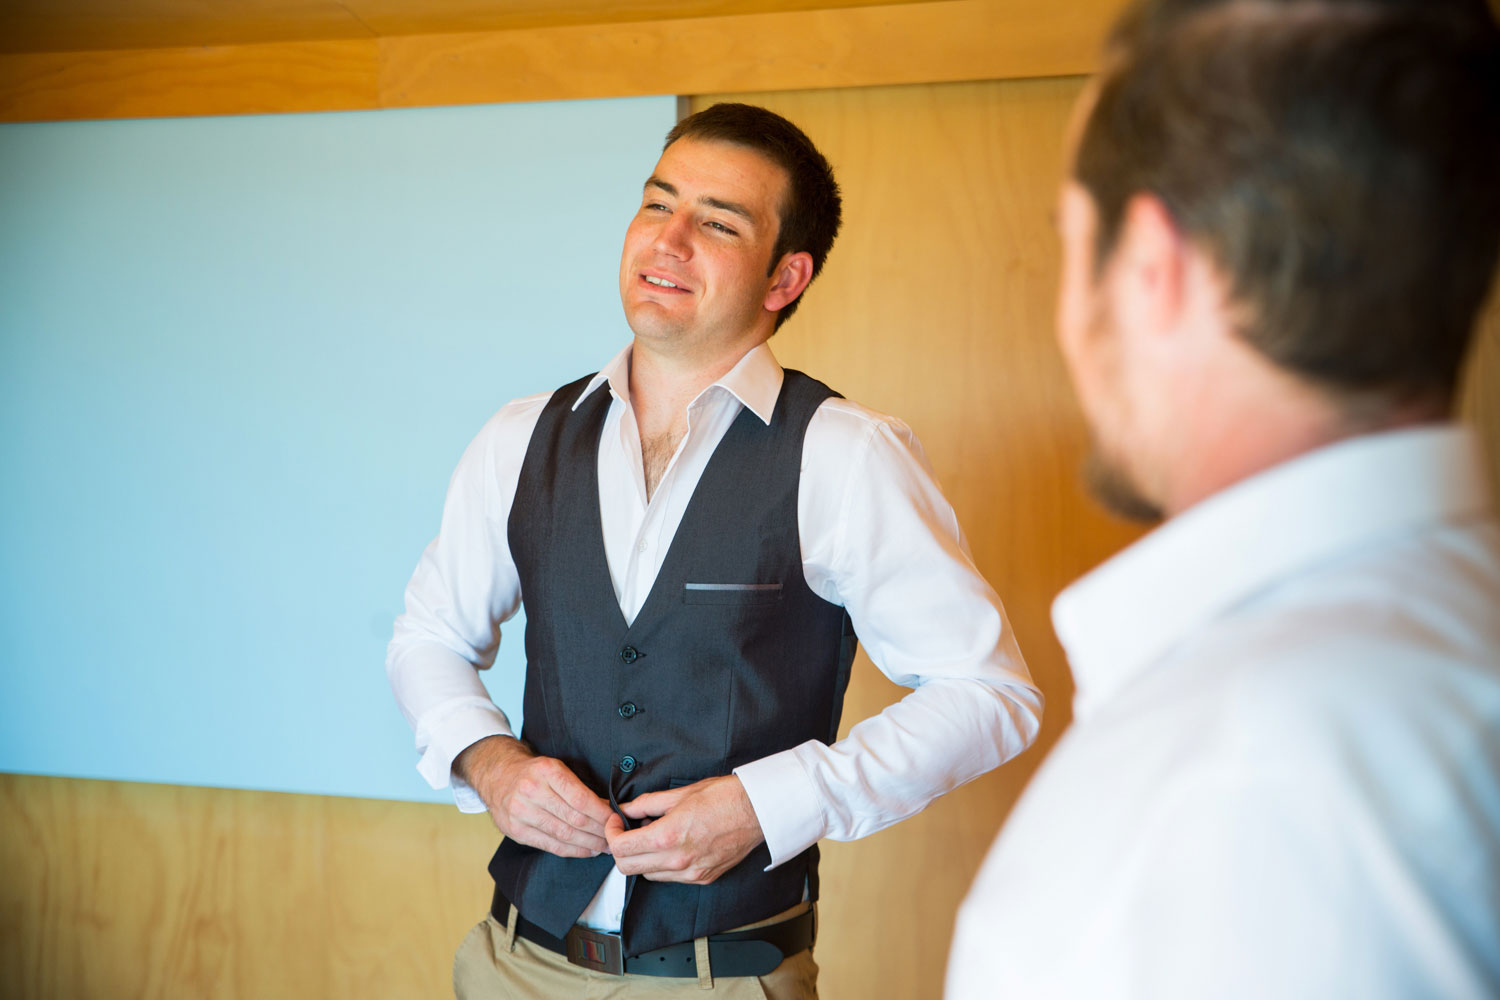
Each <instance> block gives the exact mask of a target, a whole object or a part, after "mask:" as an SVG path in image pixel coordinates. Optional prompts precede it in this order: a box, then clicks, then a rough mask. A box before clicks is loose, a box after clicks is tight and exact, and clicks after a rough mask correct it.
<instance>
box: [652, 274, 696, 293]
mask: <svg viewBox="0 0 1500 1000" xmlns="http://www.w3.org/2000/svg"><path fill="white" fill-rule="evenodd" d="M640 279H641V282H642V283H644V284H645V285H647V286H648V287H650V288H651V289H652V290H655V291H661V292H675V293H677V294H683V295H685V294H687V293H688V291H689V289H686V288H683V287H682V286H681V285H679V284H678V283H677V282H675V281H673V280H672V279H671V278H663V277H662V276H661V275H658V274H644V273H643V274H641V276H640Z"/></svg>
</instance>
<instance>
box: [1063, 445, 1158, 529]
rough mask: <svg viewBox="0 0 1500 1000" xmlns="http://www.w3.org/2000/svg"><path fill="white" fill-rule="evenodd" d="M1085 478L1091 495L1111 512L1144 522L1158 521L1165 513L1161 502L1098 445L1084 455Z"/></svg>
mask: <svg viewBox="0 0 1500 1000" xmlns="http://www.w3.org/2000/svg"><path fill="white" fill-rule="evenodd" d="M1083 480H1084V483H1085V485H1086V486H1087V487H1088V491H1089V495H1090V496H1092V497H1093V498H1094V499H1095V500H1097V501H1098V502H1099V504H1100V505H1101V506H1102V507H1104V509H1105V510H1107V511H1109V512H1110V513H1111V514H1114V515H1116V516H1118V517H1123V518H1125V519H1126V520H1127V521H1136V522H1138V523H1141V524H1156V523H1158V522H1160V521H1161V520H1162V519H1163V518H1164V517H1165V512H1164V511H1163V510H1162V506H1161V504H1159V503H1158V502H1156V501H1155V500H1152V499H1151V498H1149V497H1148V496H1146V494H1145V491H1143V490H1142V489H1141V488H1140V487H1139V486H1137V485H1136V482H1135V479H1134V478H1133V477H1132V476H1131V475H1130V473H1129V472H1127V471H1126V470H1125V467H1124V464H1123V463H1120V462H1116V461H1113V460H1111V459H1109V458H1106V457H1105V456H1104V454H1103V453H1102V452H1100V450H1099V447H1098V445H1095V446H1094V447H1093V449H1092V450H1090V452H1089V454H1088V457H1087V458H1086V459H1084V463H1083Z"/></svg>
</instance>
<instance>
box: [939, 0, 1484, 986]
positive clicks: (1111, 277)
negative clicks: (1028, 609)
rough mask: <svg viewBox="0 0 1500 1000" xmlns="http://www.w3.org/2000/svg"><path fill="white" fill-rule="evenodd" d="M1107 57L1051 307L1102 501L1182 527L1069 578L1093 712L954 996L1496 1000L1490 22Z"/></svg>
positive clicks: (1080, 669) (1132, 26)
mask: <svg viewBox="0 0 1500 1000" xmlns="http://www.w3.org/2000/svg"><path fill="white" fill-rule="evenodd" d="M1103 65H1104V71H1103V73H1102V75H1101V76H1100V78H1099V79H1098V80H1097V81H1096V82H1095V83H1094V85H1093V86H1092V87H1091V88H1090V89H1089V90H1088V91H1086V93H1085V96H1084V98H1083V100H1082V102H1081V105H1080V113H1079V118H1078V123H1077V126H1078V127H1077V129H1076V132H1077V136H1076V139H1075V141H1074V143H1073V145H1074V147H1075V152H1074V156H1073V163H1072V170H1071V172H1070V176H1069V177H1068V178H1067V179H1066V180H1065V182H1064V183H1063V186H1062V192H1061V198H1060V202H1059V206H1058V221H1059V226H1060V229H1061V231H1062V243H1063V269H1062V273H1063V280H1062V295H1061V300H1060V303H1061V304H1060V308H1059V310H1058V335H1059V340H1060V342H1061V345H1062V350H1063V355H1064V357H1065V358H1066V360H1067V363H1068V367H1069V370H1070V372H1071V374H1072V376H1073V383H1074V386H1075V388H1076V389H1077V391H1078V397H1079V400H1080V402H1081V403H1082V406H1083V410H1084V412H1085V414H1086V415H1087V416H1088V418H1089V423H1090V425H1091V427H1092V428H1093V430H1094V435H1095V439H1096V442H1097V443H1096V450H1097V454H1098V459H1099V462H1098V467H1097V469H1098V471H1099V472H1100V475H1099V477H1098V479H1097V482H1098V484H1099V485H1100V487H1101V489H1100V491H1099V492H1100V495H1101V497H1102V498H1105V499H1107V500H1108V501H1109V502H1110V503H1111V504H1112V505H1113V506H1115V507H1116V509H1119V510H1122V511H1133V512H1136V513H1138V514H1143V515H1146V516H1151V517H1162V516H1165V517H1166V518H1167V520H1166V522H1165V523H1164V524H1162V525H1161V526H1160V527H1158V528H1157V529H1156V530H1155V531H1153V532H1152V533H1151V534H1149V535H1147V536H1146V537H1145V538H1143V539H1141V540H1140V541H1139V542H1137V543H1136V544H1135V545H1133V546H1131V547H1130V548H1128V549H1126V550H1125V551H1124V552H1122V553H1120V554H1119V555H1117V556H1115V557H1114V558H1113V559H1111V560H1110V561H1109V562H1107V563H1105V564H1104V565H1103V566H1100V567H1099V568H1098V569H1096V570H1094V571H1093V572H1092V573H1090V574H1089V575H1087V576H1085V577H1084V578H1083V579H1082V580H1079V581H1078V582H1076V583H1074V584H1073V585H1072V586H1071V587H1069V588H1068V589H1067V590H1065V591H1064V592H1063V593H1062V594H1061V595H1060V596H1059V597H1058V599H1057V602H1056V603H1055V604H1054V606H1053V621H1054V623H1055V624H1056V626H1057V632H1058V635H1059V637H1060V638H1061V639H1062V643H1063V646H1064V647H1065V648H1066V649H1067V652H1068V658H1069V662H1070V664H1071V665H1072V668H1073V676H1074V679H1075V681H1076V682H1077V696H1076V701H1075V707H1074V722H1073V727H1072V729H1071V730H1070V731H1069V732H1068V733H1067V734H1065V735H1064V737H1063V739H1062V740H1061V741H1060V742H1059V743H1058V745H1057V747H1056V749H1055V750H1054V751H1053V752H1052V755H1051V756H1050V757H1049V758H1048V760H1047V762H1046V764H1045V765H1043V767H1042V769H1041V771H1039V772H1038V773H1037V775H1036V778H1035V779H1034V780H1033V781H1032V782H1031V784H1030V785H1029V786H1028V788H1027V789H1026V793H1025V795H1024V796H1023V797H1022V799H1021V801H1020V802H1019V803H1018V804H1017V806H1016V808H1015V810H1014V811H1013V812H1012V813H1011V815H1010V818H1009V820H1008V821H1007V823H1006V827H1005V829H1004V831H1003V832H1002V833H1001V835H1000V837H999V839H998V840H997V842H996V844H995V846H994V848H993V850H992V851H991V853H990V856H989V858H988V859H987V860H986V862H985V865H984V868H983V869H982V870H981V871H980V873H979V876H978V879H977V880H976V881H975V883H974V887H973V889H972V890H971V892H970V894H969V897H968V899H967V900H966V901H965V903H964V906H963V909H962V911H961V912H960V914H959V918H958V927H957V932H956V934H955V936H954V942H953V951H952V956H951V959H950V964H949V974H948V985H947V996H948V997H949V1000H981V998H989V997H1049V998H1077V1000H1085V998H1087V1000H1203V998H1209V997H1211V998H1214V1000H1262V998H1273V997H1274V998H1276V1000H1314V998H1316V1000H1330V998H1339V1000H1342V998H1349V1000H1354V998H1358V1000H1398V998H1399V1000H1404V998H1415V997H1422V998H1429V997H1430V998H1437V997H1441V998H1444V1000H1482V998H1489V1000H1493V998H1495V997H1500V530H1497V526H1496V522H1495V517H1494V513H1493V507H1492V506H1491V501H1490V499H1489V497H1488V492H1489V491H1488V489H1487V487H1486V476H1485V471H1484V461H1483V458H1482V457H1481V453H1480V450H1479V448H1478V447H1477V445H1478V442H1477V440H1476V439H1475V436H1474V434H1473V433H1472V431H1470V430H1467V429H1465V428H1463V427H1461V426H1459V425H1456V424H1454V423H1452V422H1450V421H1451V412H1452V407H1453V402H1454V399H1455V397H1456V396H1457V392H1458V386H1459V384H1460V381H1459V379H1460V371H1461V362H1462V360H1463V357H1464V354H1465V348H1466V347H1467V346H1468V345H1469V344H1470V342H1471V340H1472V339H1473V336H1474V331H1475V326H1476V321H1477V319H1478V317H1479V315H1480V311H1481V309H1482V307H1483V303H1484V301H1485V295H1486V289H1487V288H1488V287H1489V286H1490V285H1491V283H1492V278H1493V275H1494V273H1495V266H1496V260H1497V249H1500V32H1497V27H1496V23H1495V19H1494V15H1493V14H1492V13H1491V12H1490V11H1489V10H1488V9H1486V5H1485V0H1146V2H1141V3H1136V4H1133V5H1132V6H1131V8H1130V11H1129V13H1128V14H1127V15H1126V17H1125V19H1124V20H1123V21H1122V22H1121V24H1120V26H1119V27H1118V28H1117V29H1116V31H1115V33H1114V35H1113V38H1112V40H1111V42H1110V45H1109V48H1108V49H1107V51H1106V57H1105V59H1104V60H1103ZM1492 374H1493V373H1492ZM1491 413H1492V417H1493V411H1491ZM1489 430H1490V431H1492V432H1493V431H1495V430H1500V428H1496V427H1495V425H1494V423H1493V420H1491V424H1490V427H1489ZM1492 444H1493V442H1492Z"/></svg>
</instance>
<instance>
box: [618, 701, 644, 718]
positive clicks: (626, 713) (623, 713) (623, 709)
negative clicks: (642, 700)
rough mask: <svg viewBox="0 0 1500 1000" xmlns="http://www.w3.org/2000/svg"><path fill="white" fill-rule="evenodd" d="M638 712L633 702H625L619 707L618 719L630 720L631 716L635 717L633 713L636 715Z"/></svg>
mask: <svg viewBox="0 0 1500 1000" xmlns="http://www.w3.org/2000/svg"><path fill="white" fill-rule="evenodd" d="M639 711H640V709H638V708H636V707H635V702H633V701H627V702H626V703H625V704H623V705H621V706H620V718H622V719H628V718H631V717H632V716H634V715H635V713H637V712H639Z"/></svg>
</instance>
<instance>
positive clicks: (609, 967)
mask: <svg viewBox="0 0 1500 1000" xmlns="http://www.w3.org/2000/svg"><path fill="white" fill-rule="evenodd" d="M563 943H564V944H566V945H567V946H568V961H569V962H571V963H573V964H574V965H578V966H582V967H583V968H585V969H593V970H594V971H595V972H603V973H604V974H606V975H610V976H623V975H624V974H625V949H624V948H623V947H621V945H620V935H618V934H605V933H603V932H602V931H594V930H590V929H589V928H587V927H580V926H578V925H577V924H575V925H573V928H572V930H570V931H568V935H567V937H565V938H564V939H563Z"/></svg>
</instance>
